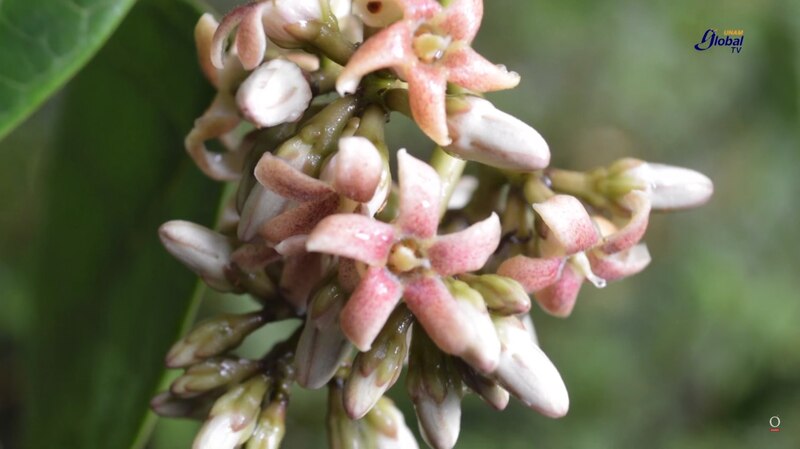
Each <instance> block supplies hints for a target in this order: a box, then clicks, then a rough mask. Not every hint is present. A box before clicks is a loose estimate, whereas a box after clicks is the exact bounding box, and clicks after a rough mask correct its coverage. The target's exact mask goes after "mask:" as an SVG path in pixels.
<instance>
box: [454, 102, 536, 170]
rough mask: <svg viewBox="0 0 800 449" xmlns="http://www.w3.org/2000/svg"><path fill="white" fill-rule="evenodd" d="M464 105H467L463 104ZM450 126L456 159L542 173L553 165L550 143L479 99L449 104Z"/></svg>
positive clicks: (518, 121) (506, 168)
mask: <svg viewBox="0 0 800 449" xmlns="http://www.w3.org/2000/svg"><path fill="white" fill-rule="evenodd" d="M462 102H463V103H462ZM448 109H449V110H451V112H450V113H449V114H448V116H447V127H448V129H449V131H450V137H452V139H453V143H452V144H451V145H450V146H448V147H447V148H445V149H446V150H447V151H448V152H450V153H453V154H455V155H456V156H459V157H462V158H464V159H468V160H471V161H476V162H481V163H483V164H486V165H491V166H493V167H497V168H501V169H505V170H524V171H532V170H539V169H542V168H544V167H547V165H548V164H549V163H550V149H549V147H548V146H547V142H545V140H544V139H543V138H542V136H541V135H540V134H539V133H538V132H537V131H536V130H535V129H533V128H531V127H530V126H528V125H527V124H525V123H524V122H522V121H521V120H519V119H517V118H516V117H514V116H512V115H510V114H507V113H505V112H503V111H500V110H499V109H497V108H495V107H494V105H492V103H490V102H488V101H486V100H484V99H482V98H478V97H466V98H464V99H462V100H460V101H459V102H457V103H451V104H450V105H448Z"/></svg>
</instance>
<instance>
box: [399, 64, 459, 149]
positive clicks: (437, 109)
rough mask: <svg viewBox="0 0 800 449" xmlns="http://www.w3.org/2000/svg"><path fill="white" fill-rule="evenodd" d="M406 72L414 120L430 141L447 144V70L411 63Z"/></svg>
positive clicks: (448, 142)
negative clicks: (412, 64)
mask: <svg viewBox="0 0 800 449" xmlns="http://www.w3.org/2000/svg"><path fill="white" fill-rule="evenodd" d="M405 75H406V78H407V81H408V97H409V105H410V106H411V115H412V116H413V117H414V121H415V122H417V125H418V126H419V128H420V129H421V130H422V132H424V133H425V134H427V135H428V137H430V138H431V140H433V141H434V142H436V143H437V144H439V145H441V146H447V145H450V143H451V139H450V137H449V136H448V135H447V110H446V108H445V92H446V90H447V72H446V71H445V69H444V68H443V67H437V66H434V65H428V64H414V66H413V67H411V68H410V69H409V70H407V73H406V74H405Z"/></svg>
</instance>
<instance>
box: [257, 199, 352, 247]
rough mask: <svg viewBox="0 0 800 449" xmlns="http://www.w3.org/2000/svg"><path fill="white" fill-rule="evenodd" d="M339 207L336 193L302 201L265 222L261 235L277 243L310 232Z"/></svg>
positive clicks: (260, 231)
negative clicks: (305, 201) (314, 199)
mask: <svg viewBox="0 0 800 449" xmlns="http://www.w3.org/2000/svg"><path fill="white" fill-rule="evenodd" d="M338 208H339V196H338V195H336V194H330V195H328V196H327V197H325V198H322V199H320V200H317V201H310V202H307V203H301V204H299V205H298V206H297V207H295V208H293V209H289V210H287V211H286V212H284V213H282V214H280V215H278V216H277V217H275V218H273V219H272V220H269V221H267V222H266V223H264V225H263V226H261V229H260V230H259V235H261V237H263V238H264V239H265V240H267V241H268V242H270V243H273V244H277V243H280V242H282V241H284V240H286V239H288V238H289V237H292V236H295V235H300V234H308V233H310V232H311V231H312V230H313V229H314V227H315V226H316V225H317V224H318V223H319V222H320V221H322V219H323V218H325V217H327V216H329V215H331V214H332V213H334V212H336V210H337V209H338Z"/></svg>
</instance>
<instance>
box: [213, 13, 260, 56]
mask: <svg viewBox="0 0 800 449" xmlns="http://www.w3.org/2000/svg"><path fill="white" fill-rule="evenodd" d="M251 7H252V4H246V5H242V6H239V7H237V8H235V9H233V10H231V12H229V13H228V14H225V17H223V18H222V21H221V22H220V24H219V26H218V27H217V30H216V31H215V32H214V38H213V40H212V42H211V55H210V56H211V63H212V64H214V67H216V68H218V69H221V68H223V66H224V65H225V64H224V63H223V57H224V56H225V41H226V40H228V36H230V35H231V33H232V32H233V30H234V29H235V28H236V27H237V26H239V24H240V23H241V22H242V20H243V19H244V17H245V16H246V15H247V14H248V13H249V12H250V8H251Z"/></svg>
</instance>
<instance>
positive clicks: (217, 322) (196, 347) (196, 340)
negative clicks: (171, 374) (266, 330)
mask: <svg viewBox="0 0 800 449" xmlns="http://www.w3.org/2000/svg"><path fill="white" fill-rule="evenodd" d="M264 324H266V320H265V318H264V316H263V315H262V314H261V313H260V312H256V313H250V314H246V315H221V316H218V317H215V318H211V319H209V320H206V321H203V322H202V323H200V324H198V325H197V326H196V327H195V328H194V329H192V330H191V332H189V334H188V335H187V336H185V337H183V339H181V340H179V341H178V342H177V343H175V344H174V345H173V346H172V348H171V349H170V350H169V353H168V354H167V360H166V364H167V366H168V367H170V368H183V367H186V366H189V365H193V364H195V363H198V362H200V361H202V360H203V359H206V358H209V357H214V356H217V355H220V354H222V353H223V352H225V351H227V350H229V349H232V348H235V347H237V346H239V344H240V343H241V342H242V340H244V338H245V337H247V336H248V335H250V334H251V333H252V332H253V331H255V330H256V329H258V328H259V327H261V326H263V325H264Z"/></svg>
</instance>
